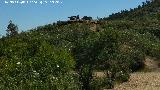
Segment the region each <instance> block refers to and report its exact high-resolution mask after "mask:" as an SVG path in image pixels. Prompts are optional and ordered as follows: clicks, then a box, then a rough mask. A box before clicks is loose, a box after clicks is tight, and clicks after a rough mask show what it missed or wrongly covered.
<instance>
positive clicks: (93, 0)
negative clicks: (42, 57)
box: [0, 0, 146, 35]
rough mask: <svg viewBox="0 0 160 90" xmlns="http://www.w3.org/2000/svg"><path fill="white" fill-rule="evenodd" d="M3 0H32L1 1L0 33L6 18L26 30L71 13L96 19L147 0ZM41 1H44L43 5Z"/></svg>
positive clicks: (65, 16) (2, 32)
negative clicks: (56, 0) (57, 0)
mask: <svg viewBox="0 0 160 90" xmlns="http://www.w3.org/2000/svg"><path fill="white" fill-rule="evenodd" d="M5 1H7V2H10V1H19V2H20V1H33V0H0V35H5V33H6V31H5V30H6V27H7V25H8V22H9V20H12V21H13V23H15V24H16V25H18V27H19V31H26V30H29V29H31V28H35V27H37V26H40V25H45V24H49V23H53V22H56V21H58V20H67V19H68V18H67V17H68V16H72V15H80V16H81V17H82V16H86V15H87V16H92V17H93V18H95V19H96V17H97V16H98V17H107V16H108V15H110V14H112V13H115V12H119V11H121V10H124V9H130V8H135V7H137V6H138V5H141V4H142V2H145V1H146V0H59V1H60V2H62V3H59V4H53V3H51V2H50V1H54V0H34V1H37V4H35V3H33V2H32V3H28V4H27V3H24V4H20V3H17V4H16V3H14V4H11V3H8V4H7V3H5ZM40 1H43V4H42V5H41V4H40ZM45 1H47V3H46V2H45Z"/></svg>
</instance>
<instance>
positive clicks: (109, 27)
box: [0, 2, 160, 90]
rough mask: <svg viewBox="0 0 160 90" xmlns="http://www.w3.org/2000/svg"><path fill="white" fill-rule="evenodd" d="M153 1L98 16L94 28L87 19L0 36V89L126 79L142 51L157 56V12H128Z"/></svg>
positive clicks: (98, 84) (82, 88)
mask: <svg viewBox="0 0 160 90" xmlns="http://www.w3.org/2000/svg"><path fill="white" fill-rule="evenodd" d="M154 5H155V6H154ZM156 5H157V4H154V2H152V3H150V2H147V3H146V4H145V5H144V6H142V7H139V8H137V9H135V10H131V11H128V12H127V13H128V14H126V16H125V17H126V18H127V17H128V18H129V17H130V18H131V19H126V18H125V17H124V18H123V17H122V18H121V19H119V18H116V17H114V18H113V16H110V17H108V18H107V19H105V18H104V19H100V20H99V21H98V22H99V23H100V25H99V27H97V28H96V29H97V30H96V31H97V32H96V31H92V30H91V28H90V25H89V24H87V23H78V22H77V23H71V24H65V25H58V24H56V23H54V24H48V25H45V26H40V27H37V28H36V29H32V30H30V31H27V32H22V33H20V34H17V35H12V36H10V35H9V36H7V37H3V38H1V39H0V89H15V90H20V89H26V90H32V89H53V90H99V89H102V88H113V86H114V83H115V82H123V81H127V80H128V78H129V73H130V72H133V71H136V70H139V69H141V68H143V67H144V59H145V56H146V55H149V56H154V57H157V58H160V56H159V55H160V40H159V39H160V36H159V33H160V32H159V31H160V27H159V25H160V23H159V12H157V11H155V13H150V14H145V15H144V14H143V15H142V17H140V16H139V14H138V16H137V14H136V18H134V17H135V16H134V14H132V13H133V12H134V13H137V12H141V10H142V12H143V11H144V10H148V9H150V8H158V7H157V6H156ZM144 8H145V9H144ZM148 12H151V11H148ZM121 15H123V12H122V13H120V14H118V16H119V17H121ZM130 15H133V16H130ZM111 18H113V19H111ZM95 70H100V71H103V72H106V77H103V78H97V77H94V76H93V72H94V71H95Z"/></svg>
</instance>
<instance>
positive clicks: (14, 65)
mask: <svg viewBox="0 0 160 90" xmlns="http://www.w3.org/2000/svg"><path fill="white" fill-rule="evenodd" d="M18 46H20V45H18ZM10 47H11V46H10ZM15 48H16V45H15ZM15 48H8V49H9V51H10V52H9V54H8V55H7V56H3V58H2V57H1V60H0V67H1V68H0V89H5V90H6V89H18V90H19V89H20V90H21V89H27V90H30V89H31V90H32V89H44V88H45V89H49V88H50V89H54V90H66V89H67V88H68V90H70V89H69V88H75V86H76V83H73V82H74V79H73V77H72V76H71V75H66V73H70V72H71V71H73V69H74V66H75V61H74V59H73V57H72V56H71V53H70V52H69V51H67V50H66V49H65V48H63V47H59V48H58V47H54V46H51V45H50V44H49V43H47V42H45V41H44V42H42V43H40V45H38V46H37V47H36V46H34V48H33V49H35V51H34V55H32V57H30V56H28V55H27V54H28V52H29V51H28V50H26V49H25V48H26V47H25V46H23V45H22V46H21V48H17V50H18V51H21V52H23V53H22V54H17V53H18V52H16V51H15ZM6 49H7V48H6ZM23 50H24V51H23ZM53 78H57V79H58V81H55V80H54V81H53ZM67 79H68V80H67ZM70 84H72V86H73V87H72V86H71V85H70ZM73 84H74V85H73ZM67 86H68V87H67ZM76 87H77V86H76Z"/></svg>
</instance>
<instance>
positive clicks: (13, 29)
mask: <svg viewBox="0 0 160 90" xmlns="http://www.w3.org/2000/svg"><path fill="white" fill-rule="evenodd" d="M6 31H7V36H14V35H16V34H18V27H17V25H15V24H14V23H12V21H11V20H10V21H9V25H8V26H7V30H6Z"/></svg>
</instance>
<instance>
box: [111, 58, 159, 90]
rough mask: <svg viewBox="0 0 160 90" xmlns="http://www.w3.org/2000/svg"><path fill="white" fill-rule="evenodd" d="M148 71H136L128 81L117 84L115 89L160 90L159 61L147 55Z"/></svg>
mask: <svg viewBox="0 0 160 90" xmlns="http://www.w3.org/2000/svg"><path fill="white" fill-rule="evenodd" d="M145 64H146V68H147V69H148V70H149V71H148V72H135V73H132V74H131V77H130V79H129V81H128V82H125V83H122V84H120V85H115V88H114V89H113V90H160V68H159V66H158V61H156V60H155V59H154V58H151V57H146V60H145Z"/></svg>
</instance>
